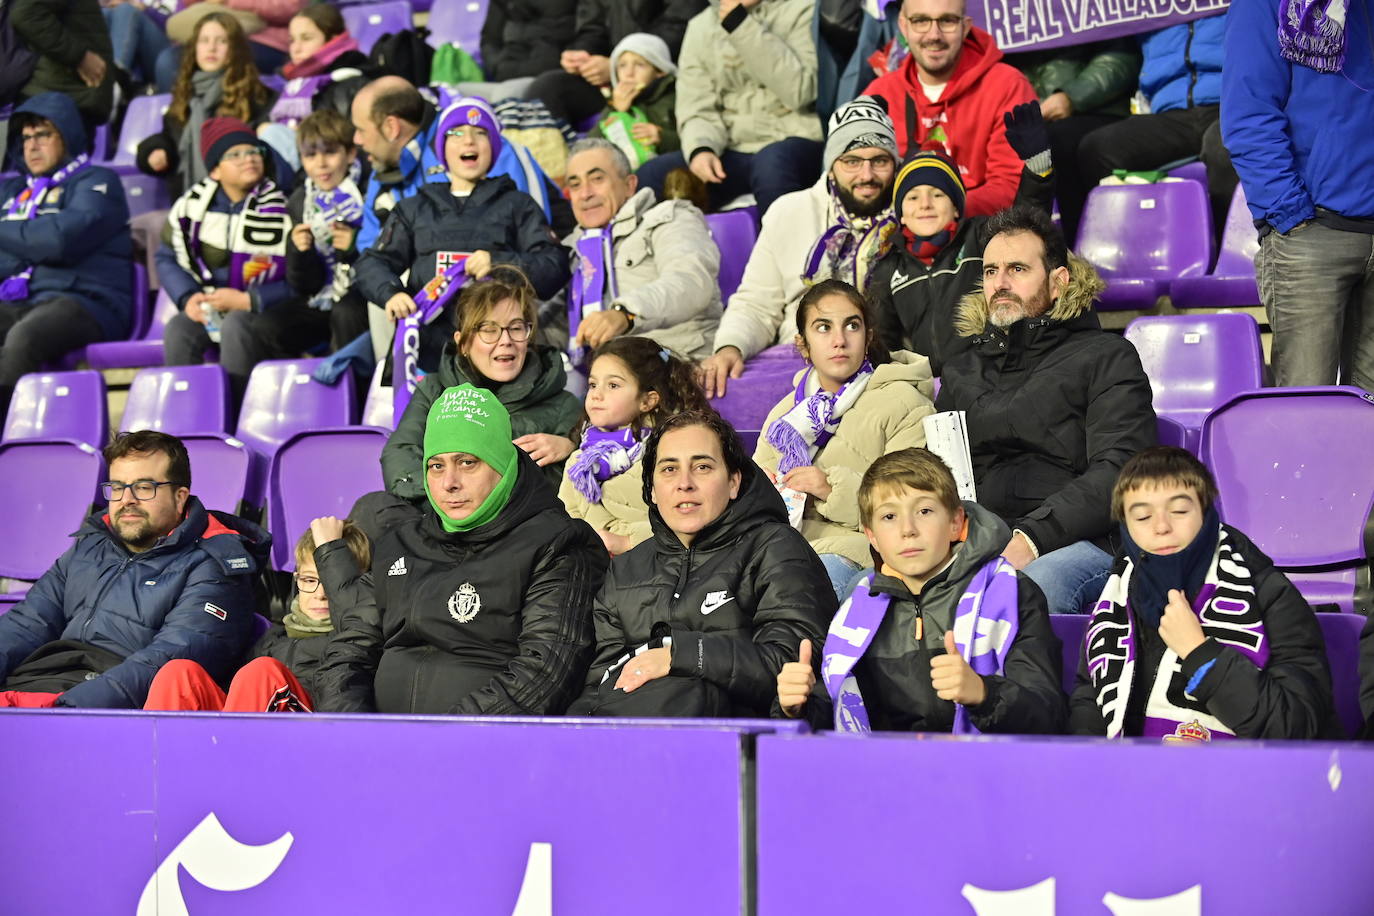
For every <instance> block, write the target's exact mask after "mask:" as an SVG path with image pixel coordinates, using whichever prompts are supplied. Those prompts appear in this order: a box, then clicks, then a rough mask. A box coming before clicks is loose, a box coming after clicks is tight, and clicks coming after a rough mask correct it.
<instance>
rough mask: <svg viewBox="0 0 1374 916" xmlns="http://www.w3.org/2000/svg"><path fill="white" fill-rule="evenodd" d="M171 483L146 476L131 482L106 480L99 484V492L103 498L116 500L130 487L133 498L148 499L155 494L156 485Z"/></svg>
mask: <svg viewBox="0 0 1374 916" xmlns="http://www.w3.org/2000/svg"><path fill="white" fill-rule="evenodd" d="M172 484H173V481H170V480H148V479H146V478H145V479H143V480H135V481H134V482H133V483H124V482H123V481H120V480H107V481H105V482H104V483H102V484H101V485H100V492H101V493H102V494H104V496H105V498H106V499H107V500H109V501H110V502H118V501H119V500H121V499H123V498H124V491H125V490H130V489H132V490H133V491H134V498H135V499H141V500H149V499H152V498H153V497H154V496H157V488H158V487H169V486H172Z"/></svg>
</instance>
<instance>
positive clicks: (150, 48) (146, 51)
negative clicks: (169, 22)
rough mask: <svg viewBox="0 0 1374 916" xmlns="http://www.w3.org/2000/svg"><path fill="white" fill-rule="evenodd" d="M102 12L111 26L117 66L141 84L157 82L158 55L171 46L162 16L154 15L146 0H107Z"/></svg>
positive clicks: (113, 52) (104, 0) (113, 50)
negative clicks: (149, 10) (151, 13)
mask: <svg viewBox="0 0 1374 916" xmlns="http://www.w3.org/2000/svg"><path fill="white" fill-rule="evenodd" d="M100 12H101V14H102V15H104V17H105V25H106V26H108V27H109V29H110V45H111V52H112V54H113V60H114V64H115V66H116V67H118V68H119V69H120V70H123V71H124V72H126V73H128V74H129V75H130V76H131V77H136V78H137V80H138V85H139V86H142V85H145V84H153V83H156V82H157V59H158V55H160V54H161V53H162V52H163V51H165V50H167V48H168V47H169V46H170V45H171V41H170V40H169V39H168V38H167V33H166V32H165V31H164V30H163V25H162V20H161V18H160V17H154V16H152V15H150V14H149V13H148V8H147V6H146V5H145V4H144V3H143V2H142V0H103V2H102V3H101V4H100ZM117 77H118V75H117V74H116V78H117ZM131 88H132V87H131Z"/></svg>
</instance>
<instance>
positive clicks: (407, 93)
mask: <svg viewBox="0 0 1374 916" xmlns="http://www.w3.org/2000/svg"><path fill="white" fill-rule="evenodd" d="M351 114H352V120H353V140H354V142H355V143H356V144H357V145H358V148H359V149H361V150H362V151H363V152H364V153H366V154H367V158H368V160H369V161H370V162H371V163H372V176H371V177H370V178H369V179H368V182H367V192H366V195H365V202H366V206H365V207H364V208H363V228H362V229H361V230H360V231H359V232H358V243H357V244H358V250H359V251H366V250H367V249H368V248H370V247H372V243H373V242H374V241H376V240H377V235H378V233H380V232H381V227H382V221H383V220H384V219H385V218H386V215H387V214H388V213H390V212H391V208H392V207H394V206H396V204H397V202H399V201H401V200H404V199H405V198H407V197H410V196H412V195H413V194H415V193H417V192H418V191H419V190H420V188H421V187H422V186H424V185H425V184H426V183H427V182H430V181H447V180H448V177H447V175H446V174H445V172H444V163H443V162H442V161H441V160H440V159H439V157H438V156H437V155H436V154H435V152H434V131H435V130H436V128H437V126H438V123H439V119H438V117H437V116H436V112H435V111H434V106H433V105H431V104H429V103H428V102H426V101H425V99H424V96H422V95H420V93H419V92H418V91H416V89H415V87H414V86H412V85H411V84H410V83H409V82H407V81H406V80H404V79H402V78H401V77H399V76H384V77H382V78H381V79H378V80H374V81H373V82H371V83H368V84H367V85H366V86H364V87H363V88H362V90H361V91H359V93H358V94H357V96H355V97H354V99H353V109H352V112H351Z"/></svg>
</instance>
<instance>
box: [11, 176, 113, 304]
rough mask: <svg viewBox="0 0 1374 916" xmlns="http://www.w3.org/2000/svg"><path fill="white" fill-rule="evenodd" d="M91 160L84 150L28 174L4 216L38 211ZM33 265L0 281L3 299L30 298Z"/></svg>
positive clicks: (30, 215)
mask: <svg viewBox="0 0 1374 916" xmlns="http://www.w3.org/2000/svg"><path fill="white" fill-rule="evenodd" d="M90 164H91V157H90V156H88V155H86V154H85V153H82V154H81V155H79V156H77V157H76V158H75V159H73V160H72V161H71V162H68V163H67V164H66V165H64V166H62V168H60V169H58V170H57V171H55V172H53V173H52V174H51V175H40V176H38V177H34V176H33V175H30V176H29V177H28V182H27V185H28V186H27V187H26V188H24V190H23V191H20V192H19V194H18V195H16V196H15V198H14V200H12V201H10V202H9V205H8V206H7V207H6V208H5V217H4V218H5V219H7V220H11V219H13V220H31V219H33V217H34V215H35V214H36V213H37V212H38V208H39V207H40V206H41V205H42V203H43V201H44V200H46V199H47V196H48V192H49V191H50V190H52V189H53V188H55V187H57V186H58V185H60V184H62V182H64V181H66V180H67V179H68V178H71V177H72V176H73V175H75V174H76V173H77V172H80V171H81V170H82V169H84V168H86V167H87V166H89V165H90ZM33 267H34V265H32V264H30V265H28V266H27V267H25V268H24V269H23V270H21V271H19V273H17V274H15V275H14V276H12V277H7V278H5V281H4V282H3V283H0V301H4V302H16V301H21V300H24V299H27V298H29V280H30V279H32V278H33Z"/></svg>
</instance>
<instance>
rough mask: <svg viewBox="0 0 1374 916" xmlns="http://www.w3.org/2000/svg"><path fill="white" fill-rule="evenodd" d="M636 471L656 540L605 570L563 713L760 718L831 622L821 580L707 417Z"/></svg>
mask: <svg viewBox="0 0 1374 916" xmlns="http://www.w3.org/2000/svg"><path fill="white" fill-rule="evenodd" d="M644 466H645V467H646V468H648V469H649V477H647V478H646V479H645V480H644V502H645V503H646V504H649V505H650V506H651V508H650V510H649V522H650V524H651V525H652V526H653V532H654V535H653V538H652V539H651V540H648V541H645V542H644V543H642V544H640V545H639V546H638V547H635V548H634V549H633V550H631V551H630V552H629V553H626V554H624V555H622V556H619V557H616V559H615V560H614V561H613V562H612V564H611V570H610V572H609V574H608V575H607V576H606V583H605V585H604V586H603V587H602V589H601V593H600V594H599V595H598V596H597V600H596V610H595V614H594V619H595V623H596V659H595V661H594V662H593V663H592V667H591V670H590V672H588V674H587V686H586V689H585V690H584V691H583V693H582V696H581V698H579V699H578V701H577V703H576V704H574V706H573V707H572V709H571V710H570V713H571V714H586V715H599V716H706V717H721V716H766V715H767V714H768V709H769V705H770V704H771V702H772V699H773V694H774V682H775V681H776V679H777V676H778V672H779V671H780V670H781V669H782V666H783V664H784V663H786V662H787V661H789V660H791V659H794V658H796V657H797V647H798V646H799V645H800V643H801V642H802V640H806V639H810V640H815V639H817V637H818V636H819V635H820V633H821V631H822V630H824V629H825V625H826V621H828V620H829V619H830V617H831V616H832V615H833V614H834V612H835V593H834V592H833V591H832V590H831V589H830V588H829V587H828V585H827V582H826V577H825V568H824V567H823V566H822V565H821V562H820V561H819V560H818V559H816V554H815V553H814V552H813V551H812V550H811V548H810V547H808V546H807V544H806V541H805V540H804V539H803V538H802V536H801V535H800V534H798V533H797V532H796V531H794V530H792V528H791V527H790V526H789V525H788V524H787V510H786V509H785V508H783V503H782V498H781V497H779V496H778V493H777V491H776V490H774V489H773V486H772V484H770V483H769V482H768V478H767V477H765V476H764V475H763V472H762V471H760V470H759V469H758V467H756V466H755V465H754V463H753V462H752V461H750V460H749V458H748V457H747V456H746V455H745V454H744V449H743V447H742V446H741V445H740V441H739V437H738V436H737V435H735V431H734V430H733V429H731V428H730V425H729V424H728V423H726V422H725V421H724V420H722V419H721V418H720V417H719V415H717V414H716V413H714V412H705V413H702V412H695V413H693V412H688V413H680V414H678V415H677V416H675V417H670V418H668V419H667V420H666V421H665V422H664V423H663V425H662V426H660V427H658V428H657V429H655V430H654V432H653V435H651V436H650V437H649V440H648V442H647V443H646V444H645V446H644ZM669 596H671V598H670V597H669Z"/></svg>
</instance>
